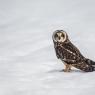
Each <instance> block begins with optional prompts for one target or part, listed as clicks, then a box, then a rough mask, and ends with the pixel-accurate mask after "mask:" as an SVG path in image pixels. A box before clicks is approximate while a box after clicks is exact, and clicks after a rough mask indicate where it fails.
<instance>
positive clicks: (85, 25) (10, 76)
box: [0, 0, 95, 95]
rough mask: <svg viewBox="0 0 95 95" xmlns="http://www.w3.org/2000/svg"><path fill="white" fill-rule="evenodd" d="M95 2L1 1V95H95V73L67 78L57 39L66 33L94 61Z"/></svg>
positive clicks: (69, 0)
mask: <svg viewBox="0 0 95 95" xmlns="http://www.w3.org/2000/svg"><path fill="white" fill-rule="evenodd" d="M94 9H95V0H90V1H89V0H0V95H95V80H94V79H95V72H90V73H84V72H82V71H80V70H77V69H75V68H73V70H72V72H70V73H66V72H63V71H62V70H63V68H64V65H63V64H62V62H61V61H60V60H58V59H57V58H56V55H55V51H54V47H53V42H52V33H53V31H55V30H57V29H63V30H65V31H67V33H68V35H69V38H70V39H71V41H72V42H73V43H74V44H75V45H76V46H77V47H78V48H79V49H80V51H81V52H82V54H83V55H84V56H86V57H88V58H91V59H93V60H95V53H94V49H95V44H94V43H95V32H94V31H95V26H94V25H95V11H94Z"/></svg>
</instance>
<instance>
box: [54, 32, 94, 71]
mask: <svg viewBox="0 0 95 95" xmlns="http://www.w3.org/2000/svg"><path fill="white" fill-rule="evenodd" d="M52 38H53V42H54V48H55V52H56V56H57V58H58V59H61V60H62V62H63V63H64V64H65V70H64V71H65V72H69V71H70V70H71V67H72V66H73V67H75V68H77V69H80V70H82V71H85V72H92V71H95V62H94V61H92V60H90V59H87V58H85V57H84V56H83V55H82V54H81V53H80V51H79V49H78V48H77V47H76V46H75V45H73V44H72V43H71V41H70V40H69V38H68V35H67V33H66V32H65V31H64V30H56V31H55V32H54V33H53V36H52Z"/></svg>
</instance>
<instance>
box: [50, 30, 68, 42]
mask: <svg viewBox="0 0 95 95" xmlns="http://www.w3.org/2000/svg"><path fill="white" fill-rule="evenodd" d="M52 38H53V41H54V42H59V43H61V42H62V43H63V42H65V41H66V40H67V39H68V36H67V33H66V32H65V31H64V30H56V31H55V32H54V33H53V36H52Z"/></svg>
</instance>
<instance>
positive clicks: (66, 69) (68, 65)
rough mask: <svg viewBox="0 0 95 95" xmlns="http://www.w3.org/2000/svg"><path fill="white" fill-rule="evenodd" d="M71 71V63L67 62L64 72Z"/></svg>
mask: <svg viewBox="0 0 95 95" xmlns="http://www.w3.org/2000/svg"><path fill="white" fill-rule="evenodd" d="M70 71H71V64H67V63H65V69H64V72H70Z"/></svg>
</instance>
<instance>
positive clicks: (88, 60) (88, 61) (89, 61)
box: [85, 59, 95, 67]
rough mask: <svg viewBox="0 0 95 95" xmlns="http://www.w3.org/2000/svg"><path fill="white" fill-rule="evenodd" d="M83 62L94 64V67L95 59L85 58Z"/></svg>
mask: <svg viewBox="0 0 95 95" xmlns="http://www.w3.org/2000/svg"><path fill="white" fill-rule="evenodd" d="M85 62H86V63H87V64H88V65H91V66H94V67H95V61H93V60H91V59H86V60H85Z"/></svg>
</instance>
